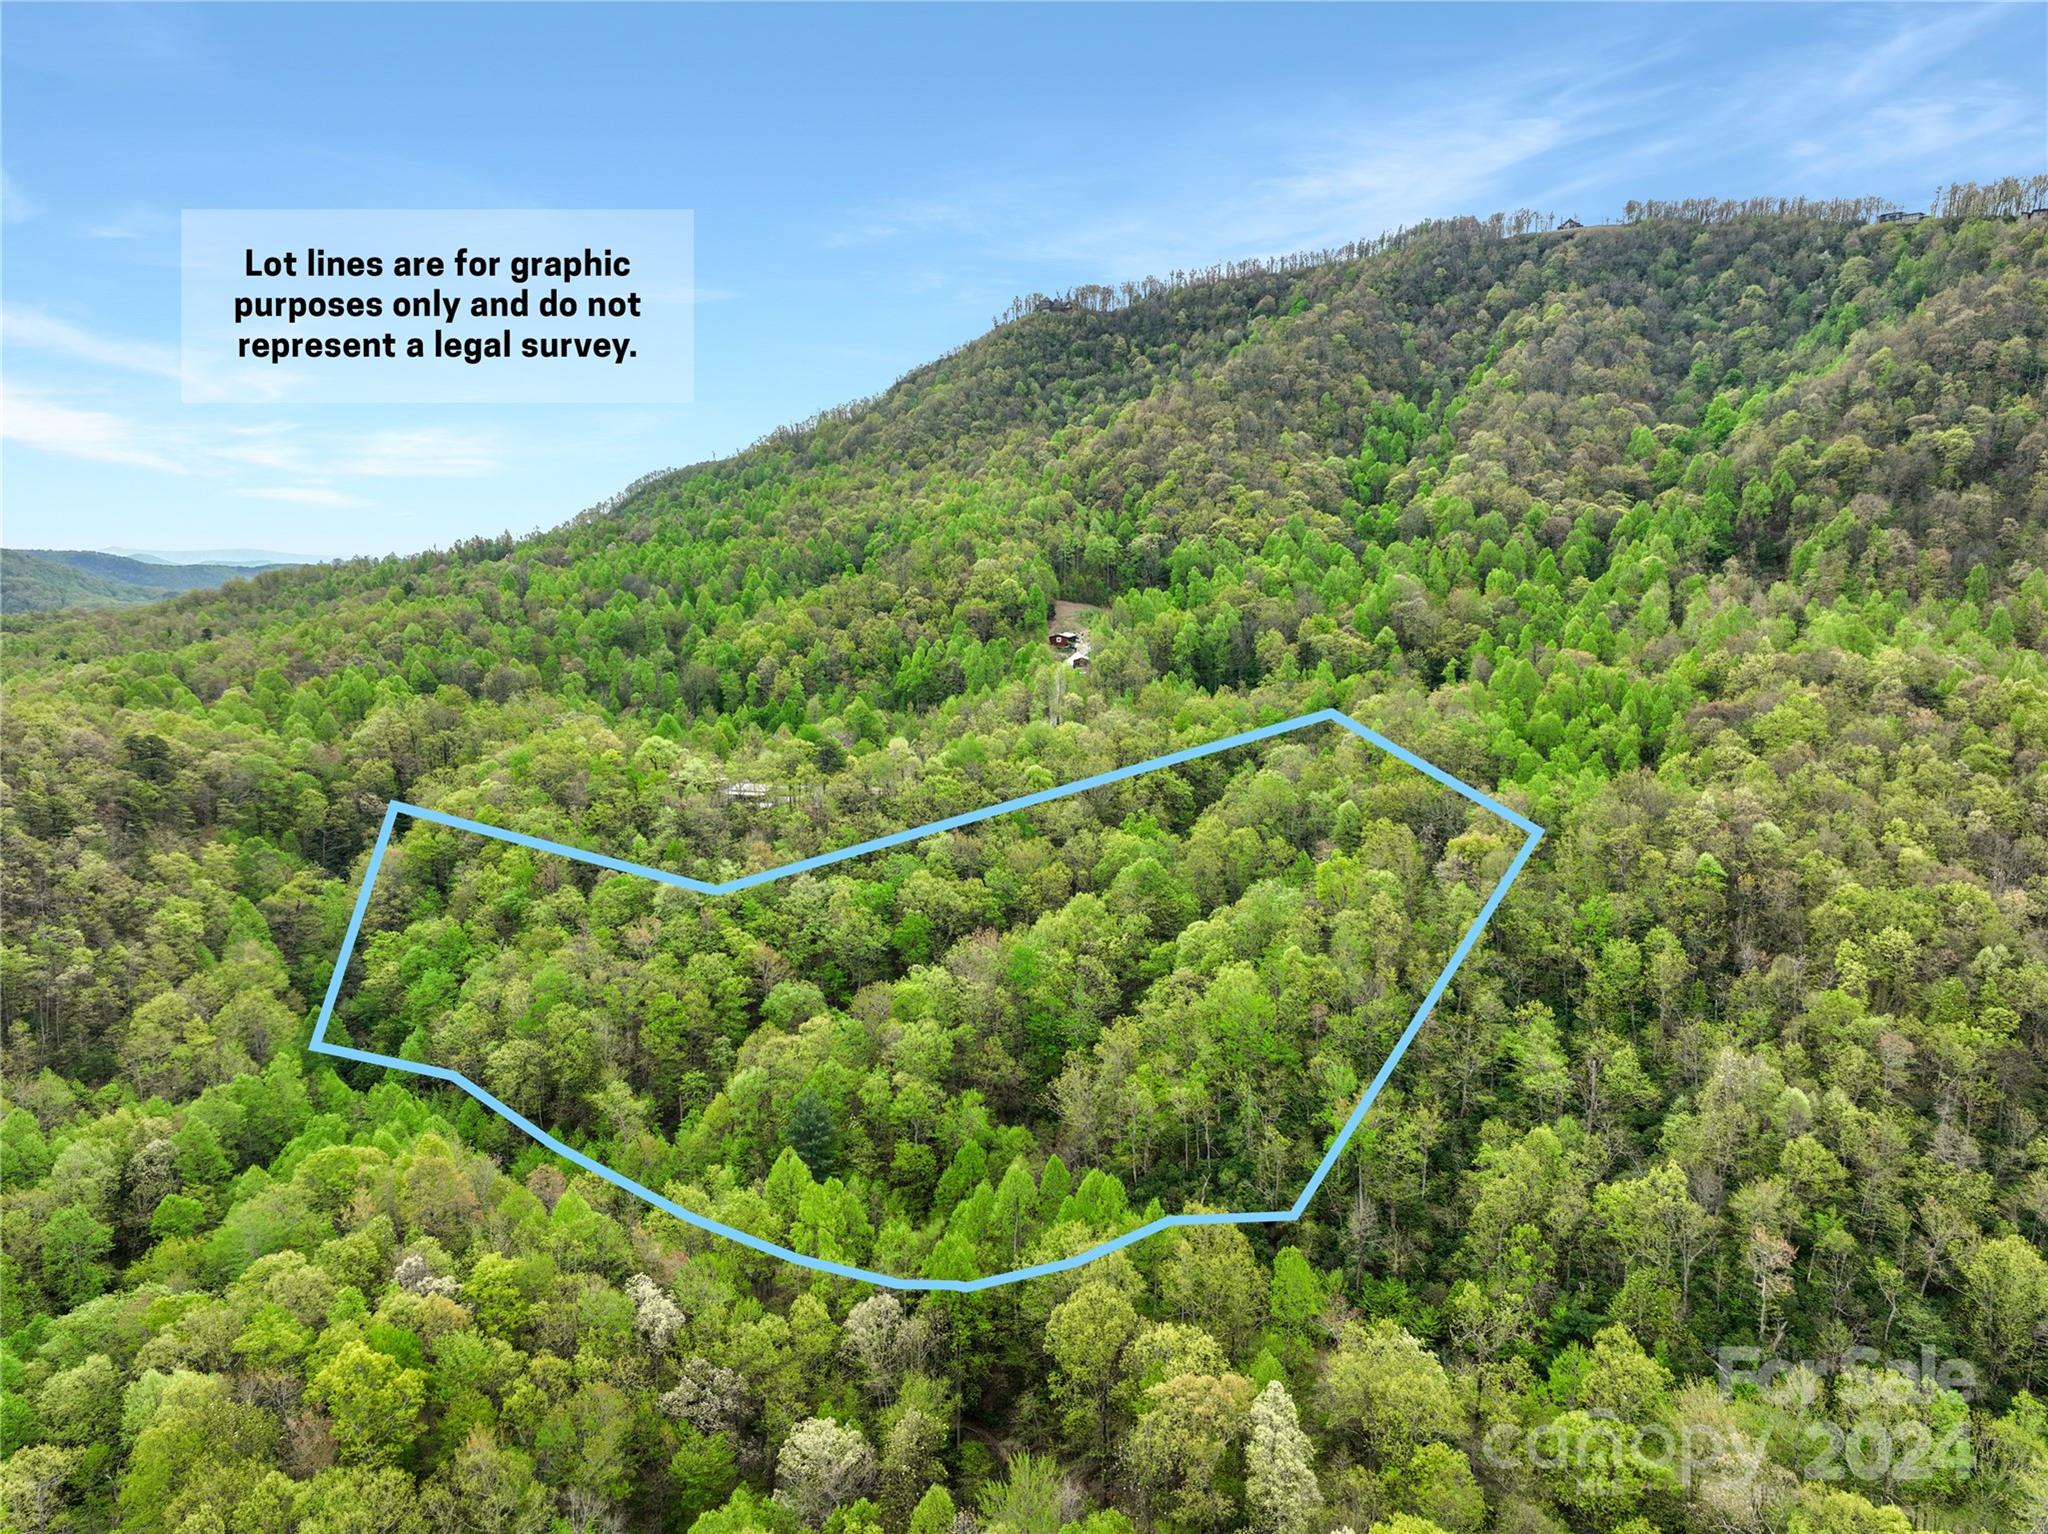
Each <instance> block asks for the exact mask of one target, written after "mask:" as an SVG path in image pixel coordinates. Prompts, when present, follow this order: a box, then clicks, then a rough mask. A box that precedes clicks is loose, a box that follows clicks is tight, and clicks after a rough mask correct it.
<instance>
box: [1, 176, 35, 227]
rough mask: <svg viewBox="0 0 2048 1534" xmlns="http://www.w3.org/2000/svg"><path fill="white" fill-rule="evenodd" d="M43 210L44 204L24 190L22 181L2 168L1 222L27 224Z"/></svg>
mask: <svg viewBox="0 0 2048 1534" xmlns="http://www.w3.org/2000/svg"><path fill="white" fill-rule="evenodd" d="M42 211H43V206H42V204H41V203H39V202H37V201H36V200H35V199H34V198H33V197H31V196H29V195H28V193H27V192H25V191H23V190H22V187H21V183H20V182H19V181H16V180H15V179H14V177H12V176H10V175H9V174H8V173H7V172H6V170H4V169H0V224H25V223H27V222H28V221H29V220H30V219H32V218H34V217H35V216H36V215H37V214H39V213H41V212H42Z"/></svg>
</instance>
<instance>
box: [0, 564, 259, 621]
mask: <svg viewBox="0 0 2048 1534" xmlns="http://www.w3.org/2000/svg"><path fill="white" fill-rule="evenodd" d="M283 562H284V563H291V561H290V560H289V559H286V560H284V561H283ZM275 568H276V565H275V564H242V563H239V562H235V561H231V560H222V561H220V562H217V563H212V564H171V563H150V562H147V561H144V560H141V559H131V558H129V557H127V556H125V555H121V554H103V553H99V552H97V551H95V550H90V549H5V550H0V610H4V611H7V612H47V611H51V610H54V609H57V608H64V607H119V606H125V605H128V604H131V603H136V602H157V601H161V600H162V599H163V598H165V597H168V596H175V595H176V594H177V593H179V592H181V591H200V590H207V589H211V588H212V587H215V586H221V585H225V584H226V583H227V582H229V581H232V580H238V579H240V578H242V577H244V576H249V575H254V574H255V573H256V572H257V571H258V570H269V569H275Z"/></svg>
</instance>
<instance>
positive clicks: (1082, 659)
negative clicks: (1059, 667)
mask: <svg viewBox="0 0 2048 1534" xmlns="http://www.w3.org/2000/svg"><path fill="white" fill-rule="evenodd" d="M1067 664H1068V665H1069V666H1072V667H1073V668H1074V669H1075V670H1076V671H1086V670H1087V669H1088V657H1087V656H1085V655H1069V656H1068V657H1067Z"/></svg>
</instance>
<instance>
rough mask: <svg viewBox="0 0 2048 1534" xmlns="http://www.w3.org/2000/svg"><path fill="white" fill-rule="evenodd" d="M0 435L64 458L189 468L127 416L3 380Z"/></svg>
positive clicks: (166, 470)
mask: <svg viewBox="0 0 2048 1534" xmlns="http://www.w3.org/2000/svg"><path fill="white" fill-rule="evenodd" d="M0 438H5V439H6V440H7V441H9V442H18V443H20V444H21V445H22V446H24V447H31V448H35V449H36V450H38V451H39V452H45V453H55V454H58V455H59V456H61V457H65V458H83V459H87V460H89V461H91V462H93V463H118V464H126V465H128V466H129V467H131V468H138V469H154V470H156V471H157V472H158V473H162V474H184V473H188V472H190V471H189V469H188V468H187V467H186V465H184V464H183V463H180V462H179V461H178V459H177V457H176V456H175V455H174V454H173V453H171V452H167V451H165V450H164V447H163V445H162V444H160V443H156V442H153V441H151V440H150V437H149V435H148V434H147V433H145V432H143V431H141V430H139V429H138V428H137V426H136V425H135V423H134V422H132V421H130V420H128V419H127V418H126V417H123V416H118V415H115V414H113V413H112V412H110V411H105V410H81V409H78V408H77V407H75V406H72V405H65V404H60V403H58V402H57V401H55V400H52V399H48V398H46V397H44V396H42V395H39V394H32V393H25V392H23V391H22V390H20V389H17V388H14V387H11V386H9V385H5V384H0Z"/></svg>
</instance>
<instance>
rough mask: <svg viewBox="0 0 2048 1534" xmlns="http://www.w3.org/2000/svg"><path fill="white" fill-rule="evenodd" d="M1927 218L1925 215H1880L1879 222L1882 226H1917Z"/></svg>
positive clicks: (1899, 213)
mask: <svg viewBox="0 0 2048 1534" xmlns="http://www.w3.org/2000/svg"><path fill="white" fill-rule="evenodd" d="M1926 216H1927V215H1926V214H1925V213H1906V212H1897V213H1880V214H1878V215H1877V221H1878V222H1879V223H1880V224H1917V223H1919V222H1920V220H1921V219H1923V218H1925V217H1926Z"/></svg>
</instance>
